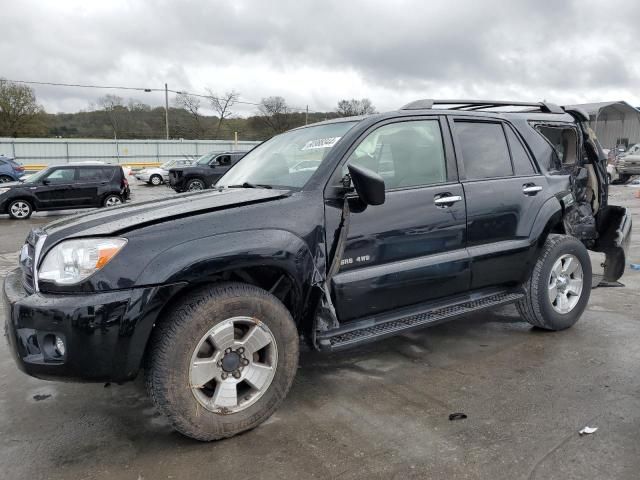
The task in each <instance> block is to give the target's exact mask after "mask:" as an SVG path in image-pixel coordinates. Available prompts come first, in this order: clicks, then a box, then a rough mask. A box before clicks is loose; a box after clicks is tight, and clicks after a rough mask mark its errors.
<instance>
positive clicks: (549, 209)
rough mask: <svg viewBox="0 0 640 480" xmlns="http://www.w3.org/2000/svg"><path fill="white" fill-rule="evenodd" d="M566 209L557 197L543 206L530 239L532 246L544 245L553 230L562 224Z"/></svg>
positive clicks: (532, 228)
mask: <svg viewBox="0 0 640 480" xmlns="http://www.w3.org/2000/svg"><path fill="white" fill-rule="evenodd" d="M563 212H564V209H563V208H562V204H561V203H560V200H558V198H556V197H551V198H549V199H548V200H547V201H546V202H544V203H543V204H542V207H541V208H540V210H539V211H538V215H536V219H535V221H534V222H533V226H532V227H531V232H530V234H529V239H530V240H531V243H532V244H535V243H537V244H538V245H540V246H541V245H542V244H543V243H544V241H545V240H546V239H547V235H548V234H549V232H550V231H551V229H552V228H553V227H554V226H555V225H557V224H559V223H561V222H562V216H563Z"/></svg>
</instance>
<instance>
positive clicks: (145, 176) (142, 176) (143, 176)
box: [134, 173, 151, 182]
mask: <svg viewBox="0 0 640 480" xmlns="http://www.w3.org/2000/svg"><path fill="white" fill-rule="evenodd" d="M134 177H136V179H137V180H140V181H141V182H148V181H149V180H150V179H151V174H149V173H136V174H135V175H134Z"/></svg>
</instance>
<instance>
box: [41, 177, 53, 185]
mask: <svg viewBox="0 0 640 480" xmlns="http://www.w3.org/2000/svg"><path fill="white" fill-rule="evenodd" d="M50 183H51V182H50V181H49V180H47V179H46V178H45V179H44V180H42V184H43V185H49V184H50Z"/></svg>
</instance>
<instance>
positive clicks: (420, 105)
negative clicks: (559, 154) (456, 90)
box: [400, 99, 565, 113]
mask: <svg viewBox="0 0 640 480" xmlns="http://www.w3.org/2000/svg"><path fill="white" fill-rule="evenodd" d="M434 105H450V106H451V107H449V109H450V110H464V111H469V110H485V109H487V108H496V107H532V108H533V109H534V110H532V111H540V112H542V113H565V111H564V109H562V107H559V106H558V105H556V104H554V103H547V102H506V101H502V100H432V99H424V100H415V101H413V102H410V103H407V104H406V105H405V106H404V107H402V108H401V109H400V110H430V109H432V108H433V106H434Z"/></svg>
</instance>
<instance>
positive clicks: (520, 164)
mask: <svg viewBox="0 0 640 480" xmlns="http://www.w3.org/2000/svg"><path fill="white" fill-rule="evenodd" d="M505 130H506V132H507V140H509V148H510V149H511V159H512V160H513V168H514V169H515V171H516V175H533V174H534V173H536V172H535V170H534V168H533V164H532V163H531V159H530V158H529V154H528V153H527V150H526V149H525V148H524V146H523V145H522V142H521V141H520V139H519V138H518V136H517V135H516V134H515V132H514V131H513V129H512V128H511V127H508V126H506V125H505Z"/></svg>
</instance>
